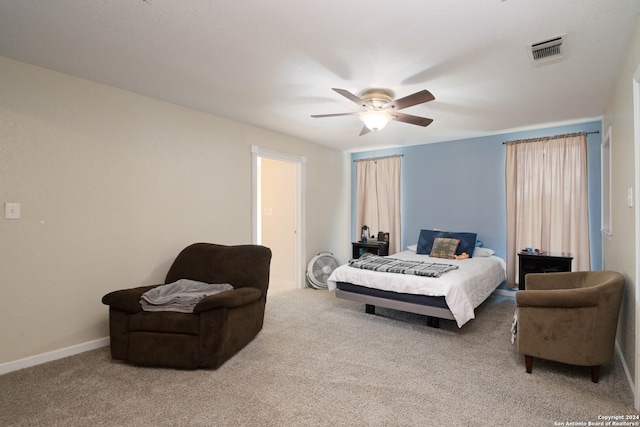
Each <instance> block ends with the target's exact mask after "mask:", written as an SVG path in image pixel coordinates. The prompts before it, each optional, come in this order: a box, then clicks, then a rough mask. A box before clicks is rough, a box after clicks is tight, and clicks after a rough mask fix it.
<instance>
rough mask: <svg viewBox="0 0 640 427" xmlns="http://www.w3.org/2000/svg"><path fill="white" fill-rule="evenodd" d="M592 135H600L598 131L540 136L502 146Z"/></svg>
mask: <svg viewBox="0 0 640 427" xmlns="http://www.w3.org/2000/svg"><path fill="white" fill-rule="evenodd" d="M592 133H600V131H599V130H596V131H593V132H575V133H565V134H563V135H554V136H542V137H540V138H531V139H517V140H514V141H505V142H503V143H502V144H521V143H523V142H537V141H546V140H549V139H554V138H568V137H570V136H578V135H591V134H592Z"/></svg>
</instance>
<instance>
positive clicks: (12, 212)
mask: <svg viewBox="0 0 640 427" xmlns="http://www.w3.org/2000/svg"><path fill="white" fill-rule="evenodd" d="M4 218H5V219H20V203H9V202H7V203H5V204H4Z"/></svg>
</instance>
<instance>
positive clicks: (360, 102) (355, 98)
mask: <svg viewBox="0 0 640 427" xmlns="http://www.w3.org/2000/svg"><path fill="white" fill-rule="evenodd" d="M331 89H333V90H335V91H336V92H338V93H339V94H340V95H342V96H344V97H345V98H347V99H348V100H350V101H351V102H354V103H356V104H358V105H359V106H361V107H364V108H368V107H370V106H369V104H367V103H366V101H365V100H364V99H361V98H360V97H358V96H355V95H354V94H352V93H351V92H349V91H348V90H344V89H337V88H335V87H334V88H331Z"/></svg>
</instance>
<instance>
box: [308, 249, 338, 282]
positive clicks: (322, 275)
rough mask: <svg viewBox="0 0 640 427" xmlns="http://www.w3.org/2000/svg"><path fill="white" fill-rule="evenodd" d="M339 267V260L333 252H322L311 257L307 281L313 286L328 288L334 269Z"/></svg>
mask: <svg viewBox="0 0 640 427" xmlns="http://www.w3.org/2000/svg"><path fill="white" fill-rule="evenodd" d="M336 268H338V260H337V259H335V257H334V256H333V254H332V253H331V252H326V251H325V252H320V253H319V254H318V255H316V256H314V257H313V258H311V261H309V265H308V266H307V281H308V282H309V285H310V286H311V287H312V288H315V289H327V288H328V285H327V280H328V279H329V276H331V273H333V270H335V269H336Z"/></svg>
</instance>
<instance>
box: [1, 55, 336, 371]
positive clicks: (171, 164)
mask: <svg viewBox="0 0 640 427" xmlns="http://www.w3.org/2000/svg"><path fill="white" fill-rule="evenodd" d="M252 144H254V145H258V146H260V147H264V148H268V149H271V150H276V151H279V152H283V153H290V154H293V155H298V156H305V157H306V158H307V165H306V168H307V169H306V191H307V194H313V197H309V196H307V198H306V207H305V209H306V212H307V222H306V227H307V233H306V235H307V241H306V242H305V244H306V251H307V254H309V256H311V254H315V253H317V252H318V251H320V250H326V249H327V248H333V247H335V245H336V244H337V243H338V242H340V241H341V239H342V236H348V233H349V225H348V206H349V203H348V200H349V199H348V198H349V194H348V191H347V190H348V184H347V183H348V179H349V178H348V158H347V156H346V155H345V154H343V153H341V152H339V151H337V150H333V149H330V148H327V147H323V146H319V145H315V144H311V143H307V142H304V141H301V140H297V139H293V138H290V137H286V136H283V135H280V134H277V133H273V132H269V131H265V130H262V129H258V128H255V127H251V126H247V125H242V124H240V123H236V122H232V121H229V120H225V119H222V118H219V117H215V116H211V115H208V114H204V113H201V112H197V111H194V110H190V109H187V108H183V107H180V106H176V105H173V104H169V103H166V102H161V101H158V100H154V99H151V98H147V97H143V96H139V95H136V94H133V93H130V92H126V91H122V90H119V89H115V88H112V87H108V86H104V85H100V84H96V83H93V82H90V81H87V80H82V79H78V78H75V77H71V76H68V75H64V74H60V73H57V72H53V71H50V70H46V69H42V68H38V67H33V66H30V65H27V64H24V63H20V62H16V61H13V60H9V59H5V58H0V203H4V202H18V203H20V204H21V208H22V218H21V219H19V220H8V219H4V217H1V218H0V241H1V244H0V292H1V294H2V298H0V337H2V345H1V346H0V364H3V363H8V362H11V361H16V360H19V359H23V358H27V357H30V356H34V355H38V354H42V353H45V352H48V351H54V350H57V349H61V348H65V347H68V346H72V345H77V344H81V343H84V342H88V341H92V340H96V339H99V338H102V337H105V336H107V335H108V322H107V307H106V306H104V305H102V304H101V302H100V299H101V297H102V296H103V295H104V294H105V293H107V292H109V291H112V290H115V289H119V288H124V287H133V286H140V285H146V284H153V283H160V282H162V281H163V279H164V275H165V274H166V272H167V269H168V268H169V265H170V263H171V262H172V260H173V258H174V257H175V255H176V254H177V253H178V252H179V251H180V249H182V248H183V247H185V246H186V245H188V244H190V243H193V242H196V241H208V242H214V243H222V244H243V243H250V242H251V200H252V197H251V188H252V187H251V179H252V177H251V160H252V156H251V145H252ZM345 188H347V190H345ZM347 243H348V242H347ZM333 250H334V251H338V252H340V251H342V252H340V253H341V255H342V256H343V257H346V256H347V255H346V254H347V251H348V246H347V245H345V246H344V247H341V248H337V249H333Z"/></svg>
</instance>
